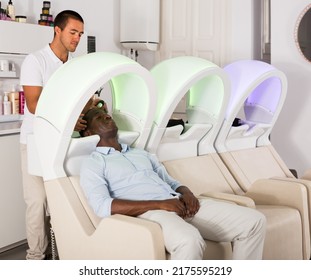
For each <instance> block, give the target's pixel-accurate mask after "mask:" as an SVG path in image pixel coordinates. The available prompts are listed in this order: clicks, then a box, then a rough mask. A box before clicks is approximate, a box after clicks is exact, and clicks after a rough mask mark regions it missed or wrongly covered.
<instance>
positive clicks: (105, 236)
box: [87, 215, 166, 260]
mask: <svg viewBox="0 0 311 280" xmlns="http://www.w3.org/2000/svg"><path fill="white" fill-rule="evenodd" d="M90 244H91V245H90ZM90 244H88V247H91V246H94V247H93V249H95V248H96V251H98V247H99V246H100V247H102V250H103V251H105V252H107V259H120V258H122V259H162V260H164V259H166V256H165V247H164V241H163V234H162V230H161V227H160V226H159V225H158V224H157V223H154V222H151V221H147V220H144V219H139V218H134V217H130V216H125V215H113V216H110V217H107V218H103V219H102V220H101V222H100V223H99V225H98V227H97V228H96V230H95V232H94V233H93V234H92V236H90ZM87 250H88V251H89V252H90V254H92V257H94V255H93V253H94V251H93V250H92V248H88V249H87ZM101 257H102V256H101Z"/></svg>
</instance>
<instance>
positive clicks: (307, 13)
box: [295, 5, 311, 61]
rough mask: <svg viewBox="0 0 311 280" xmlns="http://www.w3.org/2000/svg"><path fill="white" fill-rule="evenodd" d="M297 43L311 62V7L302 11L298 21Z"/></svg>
mask: <svg viewBox="0 0 311 280" xmlns="http://www.w3.org/2000/svg"><path fill="white" fill-rule="evenodd" d="M295 41H296V44H297V47H298V49H299V51H300V52H301V54H302V55H303V57H304V58H305V59H307V60H308V61H311V5H308V6H307V7H306V8H305V9H304V10H303V11H302V13H301V14H300V16H299V18H298V20H297V24H296V31H295Z"/></svg>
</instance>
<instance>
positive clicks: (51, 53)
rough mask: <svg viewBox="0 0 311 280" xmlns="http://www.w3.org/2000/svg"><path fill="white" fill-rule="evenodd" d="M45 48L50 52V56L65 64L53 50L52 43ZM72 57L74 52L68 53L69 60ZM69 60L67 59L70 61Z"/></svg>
mask: <svg viewBox="0 0 311 280" xmlns="http://www.w3.org/2000/svg"><path fill="white" fill-rule="evenodd" d="M45 49H46V50H47V52H48V53H49V54H50V56H51V57H52V59H53V60H54V61H55V62H57V63H61V64H63V62H62V61H61V60H60V59H59V58H58V57H57V55H56V54H55V53H54V52H53V51H52V49H51V46H50V44H47V45H46V47H45ZM70 59H72V53H68V60H70ZM68 60H67V61H68Z"/></svg>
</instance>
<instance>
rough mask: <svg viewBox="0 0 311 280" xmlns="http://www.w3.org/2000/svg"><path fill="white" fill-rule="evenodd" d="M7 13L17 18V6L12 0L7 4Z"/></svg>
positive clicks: (12, 17)
mask: <svg viewBox="0 0 311 280" xmlns="http://www.w3.org/2000/svg"><path fill="white" fill-rule="evenodd" d="M6 10H7V14H8V15H9V16H10V18H11V20H15V7H14V5H13V3H12V0H9V3H8V6H7V9H6Z"/></svg>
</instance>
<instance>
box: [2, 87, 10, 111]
mask: <svg viewBox="0 0 311 280" xmlns="http://www.w3.org/2000/svg"><path fill="white" fill-rule="evenodd" d="M11 114H12V104H11V102H10V101H9V96H8V92H5V93H4V97H3V115H11Z"/></svg>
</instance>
